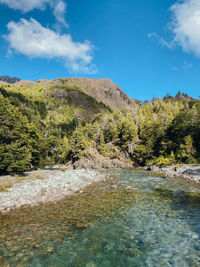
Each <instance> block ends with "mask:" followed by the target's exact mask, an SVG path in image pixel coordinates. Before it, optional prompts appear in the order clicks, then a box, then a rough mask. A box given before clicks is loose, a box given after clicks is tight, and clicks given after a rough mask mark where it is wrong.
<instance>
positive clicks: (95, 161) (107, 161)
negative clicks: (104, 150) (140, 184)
mask: <svg viewBox="0 0 200 267" xmlns="http://www.w3.org/2000/svg"><path fill="white" fill-rule="evenodd" d="M131 167H133V162H131V161H130V160H129V159H127V158H126V157H125V156H124V155H119V156H118V158H114V159H111V158H108V157H104V156H102V155H101V154H99V153H98V151H97V150H96V149H94V148H90V149H89V150H88V154H87V156H85V157H83V158H81V159H79V160H77V161H75V162H74V163H72V162H71V161H70V162H68V163H67V164H66V168H67V169H101V168H103V169H110V168H131Z"/></svg>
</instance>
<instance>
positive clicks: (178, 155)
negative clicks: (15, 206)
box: [0, 82, 200, 174]
mask: <svg viewBox="0 0 200 267" xmlns="http://www.w3.org/2000/svg"><path fill="white" fill-rule="evenodd" d="M92 90H93V91H95V90H96V89H95V88H93V89H92ZM106 96H107V97H109V91H107V92H106ZM129 102H130V103H129V105H127V108H123V109H117V108H116V107H113V106H111V105H107V104H105V103H104V102H103V101H98V100H97V99H96V98H94V97H92V96H91V95H89V94H87V92H86V91H85V90H84V88H81V87H78V86H76V84H74V85H73V87H69V86H68V85H65V84H64V83H63V84H62V85H56V84H53V83H51V82H48V83H46V84H45V83H44V84H43V83H39V82H38V83H37V82H35V83H34V85H33V84H28V83H27V84H19V85H13V84H1V85H0V173H1V174H3V173H10V172H23V171H25V170H28V169H30V168H32V167H38V166H44V165H45V164H50V163H60V164H65V163H67V162H68V161H72V162H76V161H77V160H79V159H80V158H83V157H87V154H88V153H89V151H90V149H95V150H96V151H97V152H98V153H99V154H100V155H102V156H104V157H107V158H112V159H113V158H120V156H121V155H123V156H124V157H126V158H127V159H129V160H130V161H131V162H132V164H133V166H145V165H158V166H165V165H170V164H174V163H198V162H199V161H200V101H199V100H196V99H193V98H191V97H189V96H187V95H186V94H182V93H180V92H178V93H177V95H176V96H175V97H173V96H170V95H168V96H166V97H165V98H163V99H153V100H152V101H150V102H147V101H146V102H145V103H140V102H139V101H138V103H137V102H133V103H131V101H129Z"/></svg>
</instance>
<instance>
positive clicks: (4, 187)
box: [0, 182, 14, 192]
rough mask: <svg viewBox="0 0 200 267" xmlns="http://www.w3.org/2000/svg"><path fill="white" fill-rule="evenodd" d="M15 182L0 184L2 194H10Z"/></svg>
mask: <svg viewBox="0 0 200 267" xmlns="http://www.w3.org/2000/svg"><path fill="white" fill-rule="evenodd" d="M13 184H14V182H5V183H2V184H0V192H8V188H11V187H12V186H13Z"/></svg>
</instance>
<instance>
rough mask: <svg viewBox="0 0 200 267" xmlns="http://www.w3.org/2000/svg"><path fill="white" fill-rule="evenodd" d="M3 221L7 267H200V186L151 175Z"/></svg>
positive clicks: (115, 180) (118, 175) (2, 262)
mask: <svg viewBox="0 0 200 267" xmlns="http://www.w3.org/2000/svg"><path fill="white" fill-rule="evenodd" d="M107 173H108V174H111V175H112V177H110V178H109V179H107V181H104V182H100V183H98V184H95V185H93V186H90V187H88V188H87V189H86V190H85V191H84V192H83V193H82V194H79V195H76V196H73V197H67V198H66V199H64V200H62V201H61V202H59V203H57V204H51V205H50V204H42V205H40V206H37V207H34V208H30V207H24V208H21V209H18V210H16V211H13V212H11V213H9V214H7V215H5V214H4V215H0V227H1V232H0V266H34V267H35V266H58V267H61V266H70V267H71V266H72V267H76V266H87V267H94V266H105V267H107V266H114V267H116V266H120V267H121V266H152V267H153V266H178V267H179V266H182V267H184V266H200V242H199V241H200V187H199V185H197V184H194V183H191V182H187V181H183V180H179V179H176V180H165V179H163V178H160V177H154V176H153V175H152V176H149V175H150V174H149V173H148V172H145V171H132V170H125V169H118V170H110V171H107Z"/></svg>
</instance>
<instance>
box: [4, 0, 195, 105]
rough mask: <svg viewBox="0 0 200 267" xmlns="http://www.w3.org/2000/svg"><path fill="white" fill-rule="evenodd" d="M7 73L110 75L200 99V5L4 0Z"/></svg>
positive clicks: (137, 92)
mask: <svg viewBox="0 0 200 267" xmlns="http://www.w3.org/2000/svg"><path fill="white" fill-rule="evenodd" d="M0 25H1V27H0V35H1V42H0V76H1V75H10V76H16V77H20V78H21V79H24V80H33V81H35V80H38V79H41V78H46V79H53V78H58V77H88V78H110V79H111V80H113V81H114V82H115V83H117V84H118V85H119V86H120V87H121V88H122V89H123V90H124V91H125V92H126V93H127V94H128V95H129V96H130V97H132V98H137V99H139V100H142V101H144V100H150V99H151V98H153V97H163V96H165V95H166V94H167V93H169V94H172V95H174V94H176V93H177V91H179V90H181V92H184V93H188V94H189V95H190V96H193V97H196V98H198V96H200V89H199V88H200V1H199V0H184V1H177V0H101V1H94V0H85V1H83V0H18V1H14V0H0Z"/></svg>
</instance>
